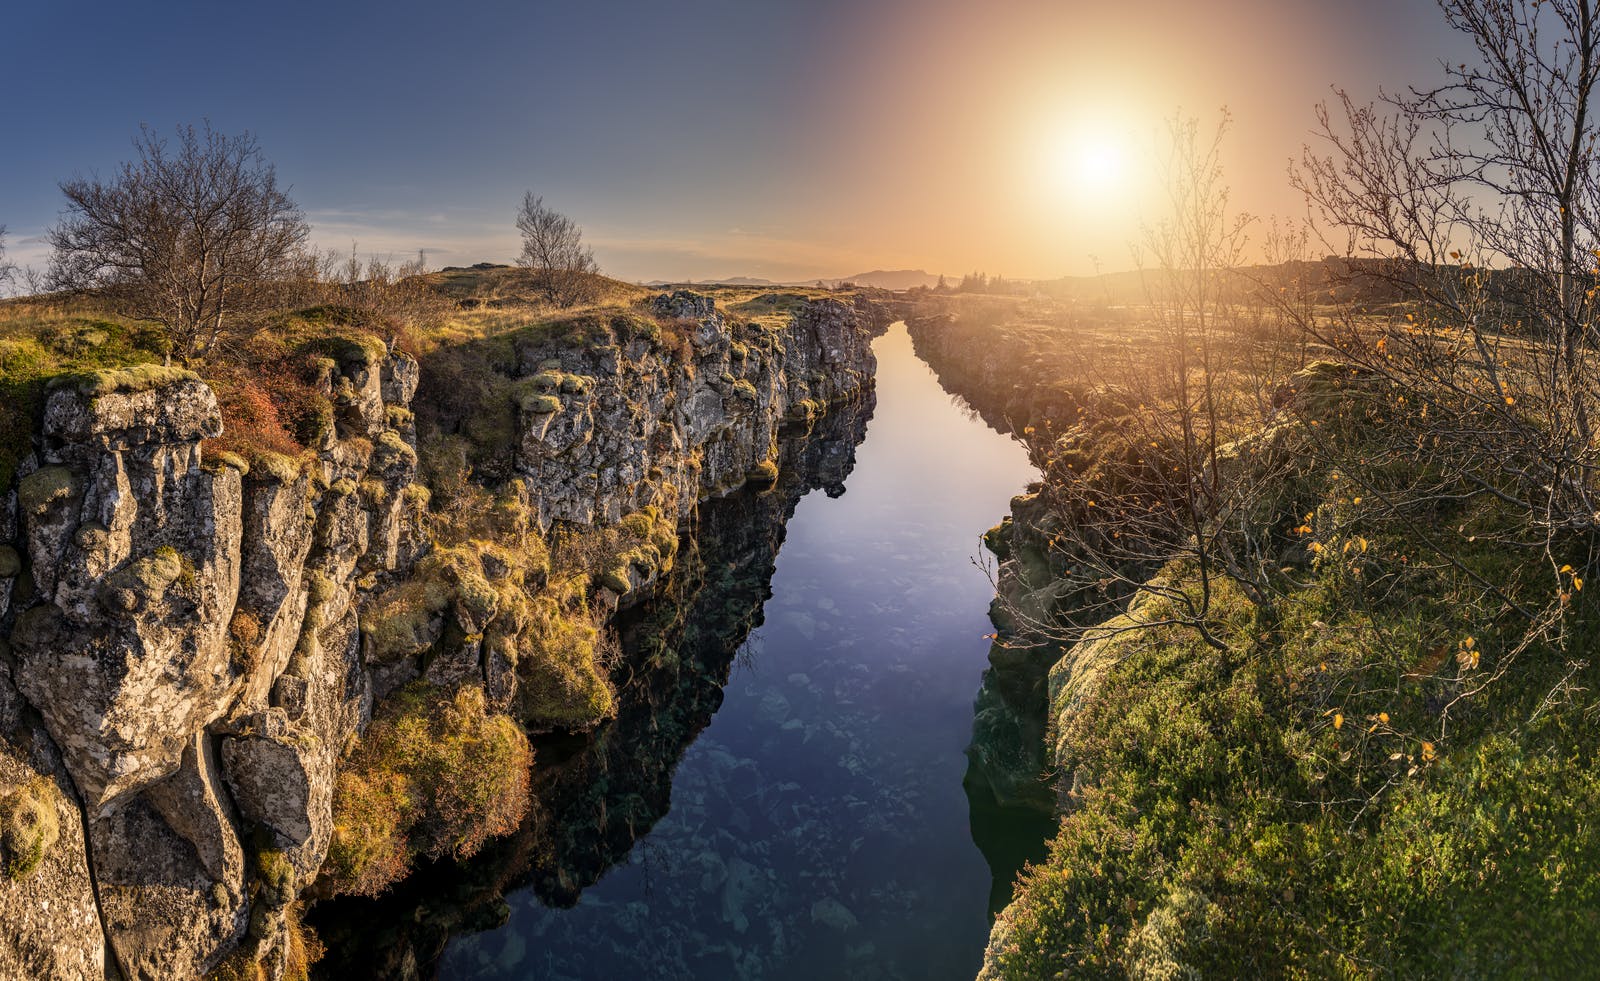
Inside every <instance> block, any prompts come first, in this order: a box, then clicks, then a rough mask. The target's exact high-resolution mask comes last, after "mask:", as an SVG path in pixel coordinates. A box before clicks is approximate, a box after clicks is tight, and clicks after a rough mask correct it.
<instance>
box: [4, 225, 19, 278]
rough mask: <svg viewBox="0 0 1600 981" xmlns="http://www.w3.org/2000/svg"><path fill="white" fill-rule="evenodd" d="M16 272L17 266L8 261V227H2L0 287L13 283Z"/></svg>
mask: <svg viewBox="0 0 1600 981" xmlns="http://www.w3.org/2000/svg"><path fill="white" fill-rule="evenodd" d="M16 271H17V267H16V264H15V263H12V262H8V261H6V226H4V225H0V286H4V285H5V284H6V283H9V282H11V277H12V274H14V273H15V272H16Z"/></svg>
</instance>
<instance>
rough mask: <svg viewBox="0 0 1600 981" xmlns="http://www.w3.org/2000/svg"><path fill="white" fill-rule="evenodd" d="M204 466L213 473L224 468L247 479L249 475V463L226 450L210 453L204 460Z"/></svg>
mask: <svg viewBox="0 0 1600 981" xmlns="http://www.w3.org/2000/svg"><path fill="white" fill-rule="evenodd" d="M205 466H206V467H207V468H208V469H211V470H215V471H220V470H222V469H223V468H224V467H231V468H233V469H234V470H237V471H239V473H240V475H241V476H246V477H248V476H249V475H250V461H248V460H246V459H245V458H244V457H242V456H240V455H239V454H237V453H230V452H228V451H227V450H221V451H216V452H213V453H211V454H210V455H209V456H207V457H206V458H205Z"/></svg>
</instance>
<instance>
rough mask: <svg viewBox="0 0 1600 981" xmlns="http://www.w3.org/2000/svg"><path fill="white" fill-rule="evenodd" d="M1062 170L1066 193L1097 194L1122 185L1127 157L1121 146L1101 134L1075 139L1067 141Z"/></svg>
mask: <svg viewBox="0 0 1600 981" xmlns="http://www.w3.org/2000/svg"><path fill="white" fill-rule="evenodd" d="M1064 156H1065V160H1064V161H1063V163H1064V169H1065V170H1066V174H1065V180H1066V181H1067V184H1068V190H1070V191H1072V192H1073V193H1075V194H1080V195H1099V194H1104V193H1106V192H1108V191H1112V190H1116V189H1117V188H1119V187H1121V186H1122V184H1123V183H1124V177H1125V176H1126V171H1127V167H1128V157H1127V153H1126V152H1125V150H1124V148H1123V147H1122V145H1121V144H1120V143H1119V142H1117V141H1116V140H1115V139H1112V138H1110V137H1108V136H1103V135H1094V136H1076V137H1073V138H1071V139H1069V140H1067V142H1066V147H1065V153H1064Z"/></svg>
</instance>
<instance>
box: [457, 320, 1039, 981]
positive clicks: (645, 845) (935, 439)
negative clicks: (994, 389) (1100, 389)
mask: <svg viewBox="0 0 1600 981" xmlns="http://www.w3.org/2000/svg"><path fill="white" fill-rule="evenodd" d="M876 350H877V355H878V361H879V370H878V381H877V406H876V411H875V412H874V414H873V416H872V418H871V421H870V423H869V424H868V427H867V433H866V439H865V441H864V442H863V443H862V445H861V446H860V447H859V448H858V449H857V451H856V455H857V463H856V466H855V469H854V471H853V472H852V473H850V474H849V475H848V477H847V478H846V480H845V484H844V486H845V491H846V492H845V493H844V494H842V495H841V496H839V497H837V498H832V497H829V496H827V495H825V494H820V493H815V492H813V493H810V494H808V495H806V496H805V497H804V498H803V499H801V500H800V502H799V504H798V506H797V507H796V509H795V512H794V515H793V517H792V518H791V519H790V520H789V521H788V525H787V539H786V541H785V542H784V543H783V546H782V549H781V551H779V552H778V555H777V564H776V571H775V573H774V575H773V577H772V581H771V593H772V596H771V599H769V600H768V601H767V602H766V604H765V607H764V609H763V610H762V613H763V619H764V621H765V622H764V624H763V625H762V626H761V627H759V628H758V629H757V630H756V631H755V632H754V633H752V634H751V635H750V638H749V641H748V643H747V648H746V650H745V652H744V653H743V655H742V656H741V657H740V658H739V659H738V660H737V661H736V662H735V665H734V667H733V670H732V676H731V678H730V680H729V681H728V684H727V686H726V689H725V696H724V697H725V701H724V703H723V704H722V705H721V707H720V709H718V710H717V711H716V713H715V715H714V716H713V717H712V719H711V721H710V724H709V726H707V727H706V728H705V730H704V731H703V732H701V733H700V735H699V736H698V738H696V739H695V740H694V741H693V743H692V744H691V745H690V746H689V747H688V749H687V751H686V752H685V753H684V755H683V757H682V759H681V761H680V762H679V763H678V765H677V768H676V772H675V774H674V775H673V776H672V779H671V807H670V810H668V812H667V813H666V815H665V816H664V817H662V818H661V819H660V820H659V821H658V822H657V823H656V824H655V825H654V827H653V828H652V829H651V830H650V831H649V833H648V834H647V835H646V836H644V837H643V838H642V839H640V840H639V841H637V842H635V843H634V845H633V848H632V849H631V851H630V853H629V854H628V855H627V857H626V858H625V859H623V862H622V864H620V865H618V866H617V867H615V868H613V869H611V870H610V871H609V873H607V874H605V875H604V876H603V877H602V878H601V879H600V881H599V882H597V883H595V884H594V885H591V886H589V887H588V888H587V889H585V890H583V891H582V893H581V895H580V897H579V898H578V901H577V903H576V905H575V906H573V907H571V908H568V909H554V908H550V907H548V906H546V905H545V904H544V903H543V902H541V900H540V899H539V898H537V897H536V895H535V892H534V890H531V889H524V890H521V891H518V892H513V893H511V894H510V895H509V896H508V897H507V901H508V903H509V907H510V910H509V918H508V919H507V920H506V922H505V923H504V925H503V926H500V927H499V928H498V929H495V930H491V931H486V932H482V933H477V934H470V935H466V936H460V937H458V938H456V939H455V940H454V941H452V942H451V944H450V945H449V946H448V948H447V949H446V951H445V953H444V957H443V958H442V960H441V961H440V963H439V976H440V977H441V978H528V977H536V978H551V979H557V978H627V977H634V978H676V977H684V978H717V977H727V978H734V977H740V978H807V979H813V978H820V977H851V978H920V979H932V978H971V977H972V976H973V975H974V974H975V973H976V972H977V969H978V967H979V965H980V963H981V960H982V954H983V947H984V943H985V940H986V938H987V934H988V927H989V916H988V911H989V893H990V885H991V873H990V868H989V866H988V864H987V863H986V862H985V860H984V857H983V855H982V853H980V851H979V849H978V847H977V845H975V844H974V841H973V834H972V830H971V828H970V825H969V806H968V801H967V796H966V793H965V792H964V791H963V789H962V774H963V772H964V770H965V765H966V763H965V758H964V756H963V752H962V751H963V749H964V748H965V746H966V743H967V739H968V737H969V735H970V729H971V723H972V699H973V693H974V692H975V691H976V690H977V686H978V679H979V675H980V673H981V672H982V669H983V667H984V664H985V654H986V652H987V649H988V643H987V641H986V640H985V639H984V634H986V633H988V632H989V630H990V629H991V628H990V626H989V621H988V616H987V611H988V605H989V600H990V598H991V597H992V595H993V591H992V587H991V586H990V583H989V580H988V578H987V577H986V575H985V573H984V571H983V570H982V569H981V568H979V567H978V566H977V565H975V564H974V562H973V559H974V558H975V557H976V556H978V555H979V554H980V552H981V545H980V542H979V538H978V536H979V535H980V534H981V533H982V531H983V530H984V529H985V528H987V527H988V526H989V525H991V524H993V523H994V522H995V521H996V520H997V519H998V517H999V516H1000V515H1002V514H1003V513H1005V510H1006V505H1007V502H1008V500H1009V499H1010V497H1011V496H1012V495H1013V494H1016V493H1019V492H1020V491H1022V490H1023V488H1024V487H1025V486H1026V484H1027V482H1028V481H1029V480H1030V479H1033V477H1034V476H1035V475H1034V472H1033V470H1032V468H1031V467H1030V466H1029V464H1028V461H1027V457H1026V455H1025V454H1024V452H1023V450H1022V448H1021V447H1020V446H1019V445H1018V444H1017V443H1015V442H1014V441H1012V440H1010V439H1008V438H1006V437H1004V436H1001V435H999V434H997V433H995V432H994V431H993V430H991V429H989V428H988V427H987V426H985V425H984V424H983V422H981V421H980V420H978V419H976V418H975V417H974V416H973V415H972V414H971V413H970V412H969V411H968V410H966V409H965V407H964V406H963V405H962V404H961V403H959V402H958V401H956V400H954V399H952V398H951V397H950V396H949V395H948V394H946V393H945V392H944V390H943V389H941V388H940V387H939V383H938V381H937V379H936V378H935V377H934V375H933V373H932V372H931V371H930V370H929V369H928V368H927V367H926V366H925V365H924V364H923V363H922V362H921V361H920V360H918V359H917V358H916V356H915V355H914V354H913V353H912V350H911V342H910V339H909V337H908V336H907V334H906V332H905V328H904V327H903V326H902V325H896V326H895V327H894V328H892V329H891V330H890V332H889V333H888V334H887V335H885V336H884V337H882V338H879V339H878V341H877V342H876Z"/></svg>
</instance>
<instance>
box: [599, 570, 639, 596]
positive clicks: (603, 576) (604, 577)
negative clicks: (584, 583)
mask: <svg viewBox="0 0 1600 981" xmlns="http://www.w3.org/2000/svg"><path fill="white" fill-rule="evenodd" d="M595 581H596V582H598V583H599V584H600V585H601V586H604V587H605V588H607V589H609V590H611V591H612V592H613V593H616V594H617V595H618V596H623V595H626V594H627V593H628V591H629V590H631V589H632V588H633V585H632V583H631V582H630V581H629V578H628V563H626V562H618V563H616V564H615V565H611V566H607V567H606V568H605V569H602V570H601V571H600V574H599V576H598V577H597V578H596V580H595Z"/></svg>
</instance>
